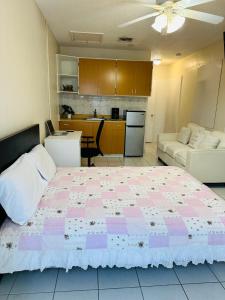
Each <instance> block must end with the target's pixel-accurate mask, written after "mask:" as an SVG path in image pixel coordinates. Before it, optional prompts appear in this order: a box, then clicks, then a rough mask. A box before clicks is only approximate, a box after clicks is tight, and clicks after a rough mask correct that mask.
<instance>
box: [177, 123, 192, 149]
mask: <svg viewBox="0 0 225 300" xmlns="http://www.w3.org/2000/svg"><path fill="white" fill-rule="evenodd" d="M190 136H191V129H190V128H188V127H182V128H181V130H180V132H179V133H178V136H177V141H178V142H180V143H182V144H184V145H187V143H188V142H189V140H190Z"/></svg>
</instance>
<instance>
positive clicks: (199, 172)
mask: <svg viewBox="0 0 225 300" xmlns="http://www.w3.org/2000/svg"><path fill="white" fill-rule="evenodd" d="M186 169H187V171H189V172H190V173H191V174H192V175H193V176H195V177H196V178H198V179H199V180H201V181H202V182H204V183H215V182H225V149H212V150H211V149H210V150H203V149H196V150H190V151H188V153H187V163H186Z"/></svg>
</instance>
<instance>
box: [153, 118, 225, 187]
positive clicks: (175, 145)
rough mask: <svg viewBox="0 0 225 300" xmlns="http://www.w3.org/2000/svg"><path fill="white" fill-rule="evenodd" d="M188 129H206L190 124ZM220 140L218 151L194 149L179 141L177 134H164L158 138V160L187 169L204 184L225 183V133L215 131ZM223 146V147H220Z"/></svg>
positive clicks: (214, 133)
mask: <svg viewBox="0 0 225 300" xmlns="http://www.w3.org/2000/svg"><path fill="white" fill-rule="evenodd" d="M188 127H189V128H190V129H191V131H193V130H194V129H195V128H199V130H204V132H207V131H205V129H204V128H202V127H200V126H198V125H196V124H194V123H189V124H188ZM212 134H213V135H215V136H216V137H218V138H219V139H220V143H219V146H218V147H217V148H216V149H192V148H190V146H188V145H184V144H182V143H180V142H178V141H177V135H178V134H177V133H162V134H159V136H158V145H157V152H158V158H159V159H160V160H162V161H163V162H164V163H165V164H167V165H169V166H177V167H180V168H183V169H185V170H186V171H187V172H189V173H190V174H191V175H193V176H194V177H196V178H197V179H198V180H200V181H201V182H203V183H225V147H224V145H225V133H223V132H220V131H213V132H212ZM220 145H221V146H220Z"/></svg>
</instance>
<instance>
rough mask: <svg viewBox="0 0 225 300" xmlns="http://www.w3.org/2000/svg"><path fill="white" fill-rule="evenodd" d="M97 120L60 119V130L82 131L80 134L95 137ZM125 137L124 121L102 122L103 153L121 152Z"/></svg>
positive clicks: (101, 144)
mask: <svg viewBox="0 0 225 300" xmlns="http://www.w3.org/2000/svg"><path fill="white" fill-rule="evenodd" d="M98 126H99V122H98V121H86V120H69V121H60V122H59V128H60V130H77V131H82V135H89V136H94V138H96V134H97V130H98ZM124 139H125V122H124V121H106V122H105V123H104V127H103V131H102V136H101V140H100V148H101V150H102V152H103V153H104V154H123V153H124Z"/></svg>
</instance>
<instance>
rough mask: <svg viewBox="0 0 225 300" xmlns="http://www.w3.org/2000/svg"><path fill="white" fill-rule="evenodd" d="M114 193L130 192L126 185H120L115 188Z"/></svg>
mask: <svg viewBox="0 0 225 300" xmlns="http://www.w3.org/2000/svg"><path fill="white" fill-rule="evenodd" d="M116 192H117V193H129V192H130V188H129V186H127V185H121V186H118V187H117V188H116Z"/></svg>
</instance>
